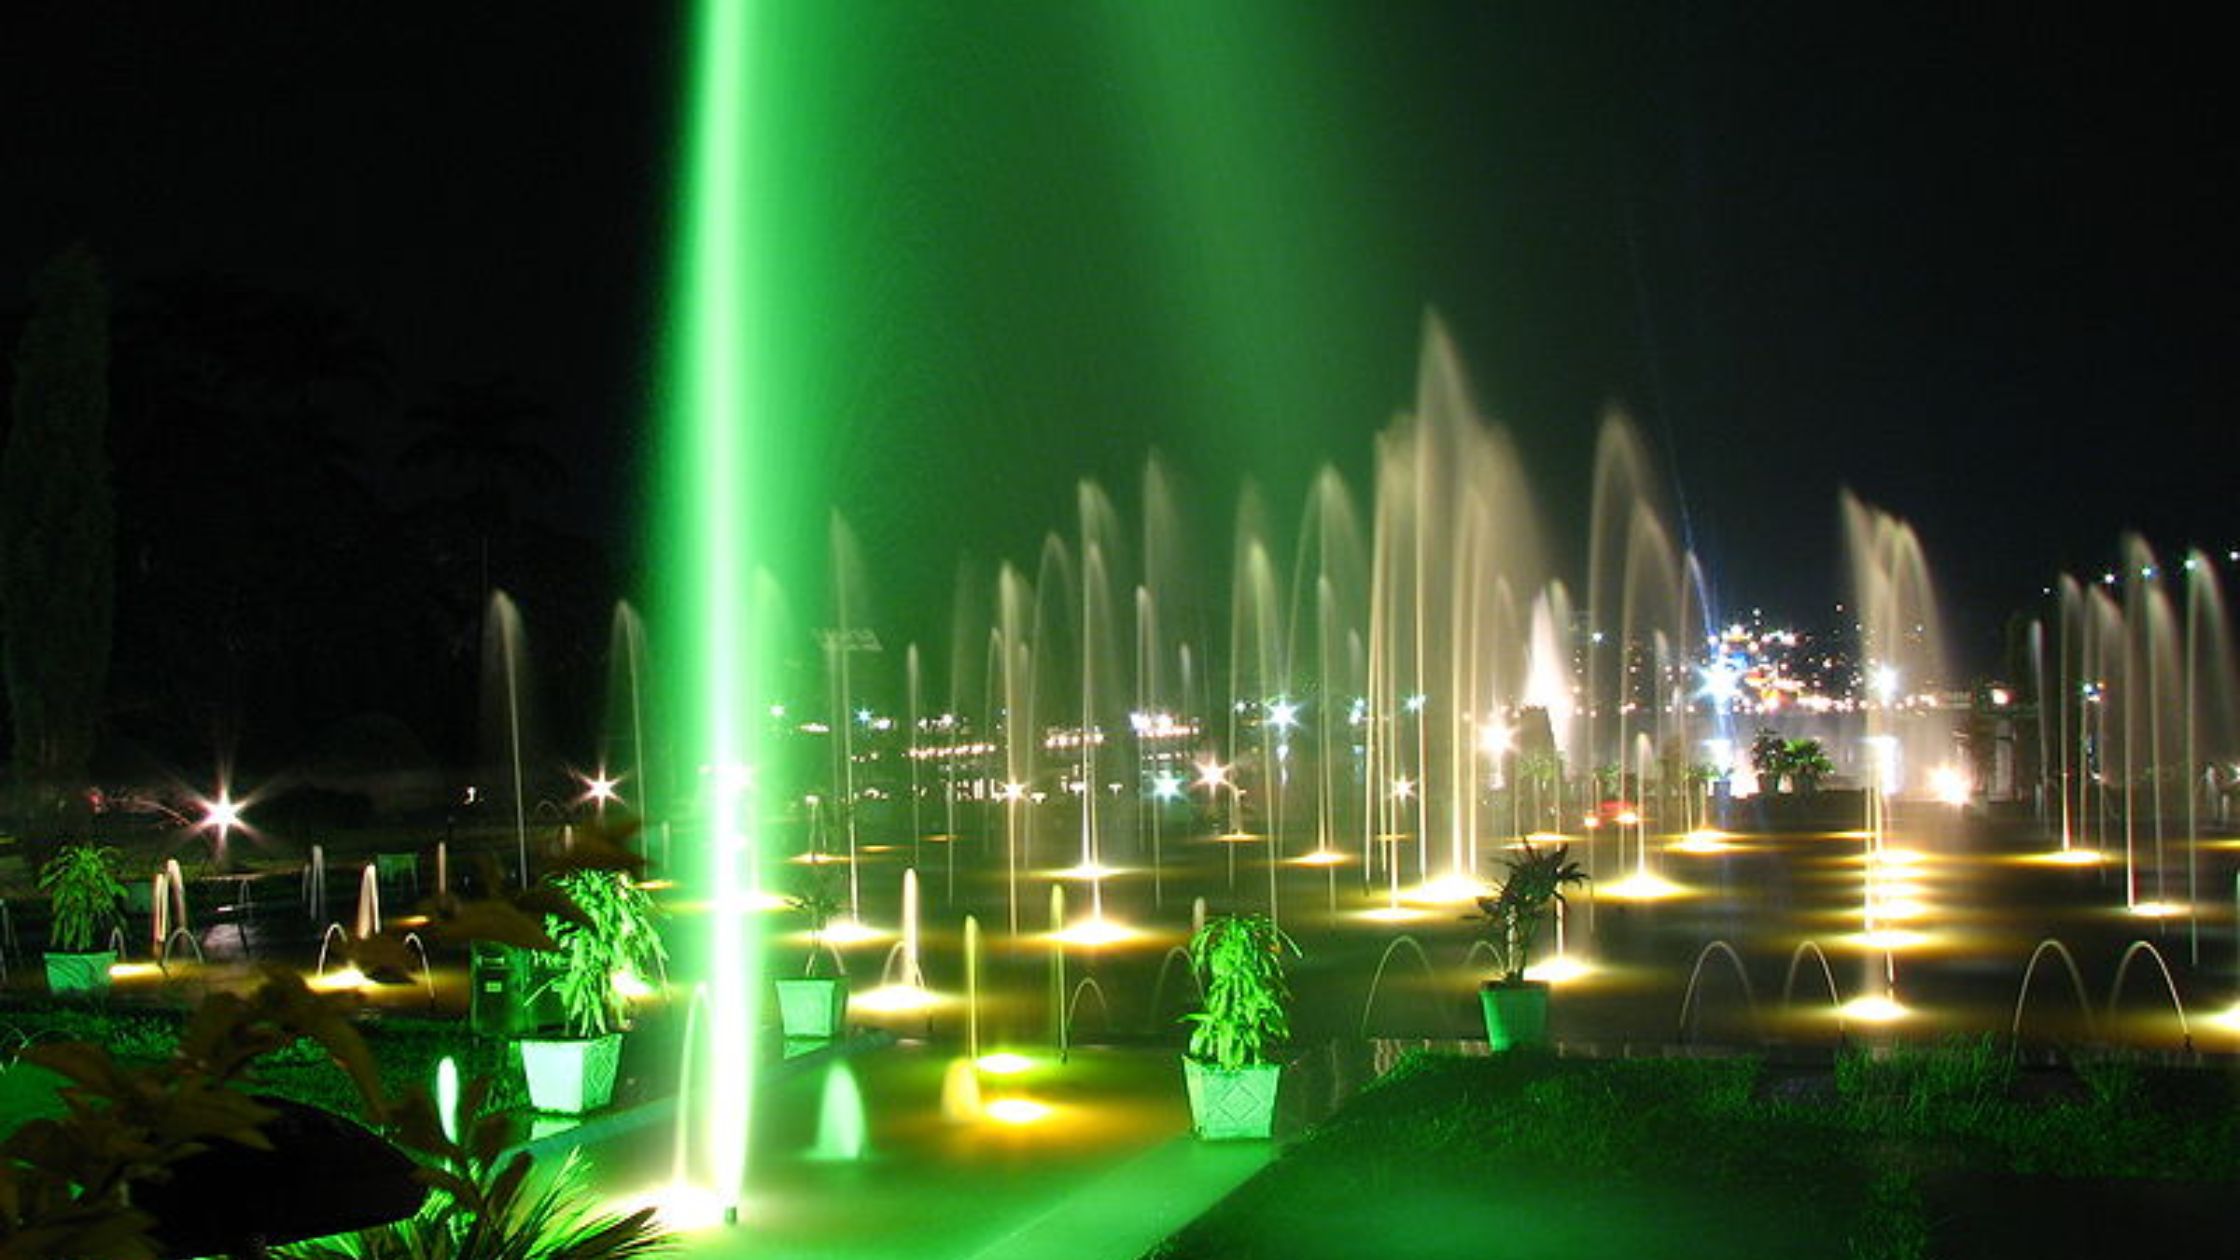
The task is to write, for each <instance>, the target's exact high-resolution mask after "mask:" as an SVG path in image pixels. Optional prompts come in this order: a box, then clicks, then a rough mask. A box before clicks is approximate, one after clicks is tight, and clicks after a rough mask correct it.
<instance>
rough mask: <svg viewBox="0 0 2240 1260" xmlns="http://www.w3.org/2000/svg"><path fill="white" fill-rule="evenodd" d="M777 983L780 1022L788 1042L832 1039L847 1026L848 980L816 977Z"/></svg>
mask: <svg viewBox="0 0 2240 1260" xmlns="http://www.w3.org/2000/svg"><path fill="white" fill-rule="evenodd" d="M777 983H778V1019H779V1022H781V1023H782V1024H784V1025H785V1032H786V1036H787V1037H788V1038H789V1039H796V1040H824V1039H829V1038H833V1037H837V1036H839V1035H840V1031H841V1030H842V1029H843V1028H846V1027H847V1026H848V982H847V981H846V980H842V979H839V978H837V977H830V976H814V977H805V978H802V979H798V980H780V981H778V982H777Z"/></svg>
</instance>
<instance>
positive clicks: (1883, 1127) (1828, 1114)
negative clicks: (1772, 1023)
mask: <svg viewBox="0 0 2240 1260" xmlns="http://www.w3.org/2000/svg"><path fill="white" fill-rule="evenodd" d="M1803 1084H1804V1085H1805V1086H1806V1087H1804V1088H1799V1085H1800V1082H1799V1081H1798V1080H1797V1079H1796V1078H1795V1077H1794V1076H1788V1077H1781V1078H1778V1079H1777V1078H1776V1077H1775V1076H1773V1075H1772V1074H1771V1073H1769V1072H1768V1071H1767V1070H1766V1069H1765V1067H1764V1066H1763V1065H1762V1064H1760V1063H1759V1062H1758V1061H1756V1060H1753V1059H1721V1060H1701V1059H1662V1060H1603V1061H1591V1060H1559V1059H1553V1058H1548V1057H1544V1056H1520V1055H1515V1054H1510V1055H1501V1056H1495V1057H1491V1058H1486V1057H1478V1058H1469V1057H1455V1056H1433V1055H1417V1056H1414V1057H1411V1058H1410V1059H1409V1060H1407V1061H1405V1062H1404V1063H1403V1064H1402V1065H1401V1066H1400V1067H1398V1068H1396V1069H1395V1070H1394V1071H1393V1072H1391V1073H1390V1074H1388V1075H1387V1076H1386V1077H1385V1078H1384V1079H1383V1080H1381V1081H1379V1082H1378V1083H1377V1084H1376V1085H1374V1086H1372V1087H1371V1088H1369V1089H1367V1090H1364V1091H1363V1092H1362V1093H1361V1094H1360V1095H1359V1096H1358V1097H1357V1098H1355V1099H1354V1100H1353V1101H1352V1102H1351V1103H1349V1104H1348V1105H1347V1106H1346V1107H1345V1108H1344V1109H1342V1110H1341V1111H1340V1112H1338V1113H1337V1114H1336V1115H1334V1116H1333V1117H1332V1118H1331V1119H1330V1120H1329V1121H1328V1122H1326V1123H1324V1124H1323V1125H1321V1126H1319V1127H1318V1128H1316V1129H1315V1130H1314V1131H1313V1132H1311V1133H1310V1134H1308V1135H1307V1136H1306V1137H1305V1138H1303V1139H1302V1140H1301V1141H1300V1142H1298V1143H1297V1144H1296V1145H1294V1146H1293V1147H1291V1148H1290V1149H1288V1150H1287V1151H1285V1152H1284V1154H1283V1155H1282V1156H1281V1158H1279V1159H1278V1160H1277V1161H1276V1162H1275V1163H1273V1164H1271V1165H1270V1166H1269V1167H1268V1168H1267V1169H1266V1170H1264V1171H1263V1172H1262V1173H1261V1174H1260V1175H1258V1176H1257V1177H1255V1178H1254V1179H1253V1180H1252V1181H1250V1182H1247V1183H1246V1184H1245V1185H1244V1186H1242V1187H1240V1188H1239V1189H1238V1190H1237V1191H1236V1192H1235V1193H1234V1194H1232V1195H1231V1196H1230V1197H1229V1198H1228V1199H1226V1200H1224V1201H1223V1202H1222V1203H1221V1204H1219V1205H1218V1206H1216V1207H1215V1208H1214V1209H1213V1210H1212V1211H1211V1212H1209V1213H1207V1214H1206V1215H1205V1216H1203V1217H1201V1218H1200V1219H1199V1220H1197V1221H1196V1222H1193V1223H1192V1224H1191V1225H1190V1226H1188V1227H1186V1228H1185V1229H1183V1230H1182V1231H1180V1232H1179V1233H1177V1234H1175V1235H1174V1236H1173V1237H1172V1238H1170V1239H1168V1240H1167V1241H1166V1242H1165V1243H1164V1244H1163V1245H1162V1246H1161V1247H1160V1248H1159V1249H1158V1250H1157V1251H1156V1252H1154V1254H1155V1255H1156V1256H1159V1257H1162V1258H1163V1260H1183V1258H1185V1257H1200V1256H1203V1257H1214V1256H1219V1257H1225V1258H1244V1257H1253V1256H1269V1257H1276V1256H1280V1257H1283V1258H1284V1260H1308V1258H1312V1257H1320V1256H1329V1257H1352V1256H1362V1255H1382V1256H1405V1257H1446V1256H1454V1257H1465V1256H1467V1257H1542V1256H1546V1257H1558V1256H1561V1257H1565V1258H1566V1260H1576V1257H1580V1256H1596V1257H1611V1258H1616V1257H1626V1256H1644V1257H1648V1256H1654V1257H1727V1256H1732V1257H1770V1256H1798V1257H1807V1256H1809V1257H1826V1256H1861V1257H1905V1256H1928V1255H2002V1256H2003V1255H2009V1254H2014V1255H2023V1254H2030V1255H2035V1256H2038V1257H2046V1256H2055V1255H2068V1254H2075V1252H2074V1250H2073V1249H2072V1247H2071V1244H2073V1243H2075V1242H2077V1241H2079V1239H2080V1238H2081V1237H2082V1235H2080V1234H2077V1233H2074V1232H2072V1233H2069V1234H2064V1233H2063V1232H2061V1231H2062V1230H2063V1229H2064V1228H2068V1229H2070V1230H2075V1229H2076V1228H2077V1222H2078V1221H2080V1220H2083V1219H2085V1218H2087V1217H2089V1218H2090V1219H2092V1220H2094V1221H2106V1222H2109V1223H2110V1224H2111V1225H2113V1226H2114V1227H2115V1228H2119V1229H2120V1228H2124V1227H2123V1226H2122V1225H2121V1224H2118V1222H2122V1221H2130V1222H2133V1224H2132V1225H2131V1226H2130V1227H2129V1228H2130V1229H2132V1230H2135V1229H2136V1228H2137V1225H2136V1222H2139V1221H2142V1220H2150V1219H2153V1220H2171V1221H2173V1222H2174V1223H2183V1224H2185V1225H2186V1226H2188V1227H2191V1228H2199V1229H2204V1230H2225V1231H2228V1232H2227V1233H2226V1235H2225V1236H2230V1234H2229V1231H2231V1230H2232V1229H2234V1228H2235V1227H2240V1205H2235V1203H2234V1196H2233V1195H2232V1189H2233V1182H2234V1179H2235V1178H2236V1177H2240V1106H2236V1103H2235V1090H2234V1082H2233V1079H2232V1076H2231V1074H2230V1073H2229V1072H2217V1071H2208V1070H2201V1069H2165V1068H2155V1067H2148V1066H2144V1065H2140V1064H2133V1063H2115V1062H2104V1063H2098V1064H2092V1065H2086V1066H2082V1067H2080V1068H2079V1070H2078V1071H2077V1072H2075V1073H2074V1074H2062V1075H2061V1076H2060V1077H2059V1079H2057V1080H2048V1079H2046V1078H2044V1077H2043V1076H2042V1075H2041V1074H2036V1073H2032V1074H2027V1075H2026V1074H2022V1073H2018V1072H2017V1071H2016V1070H2015V1069H2014V1067H2013V1065H2012V1063H2011V1061H2010V1060H2009V1059H2008V1057H2007V1056H2006V1054H2005V1053H2004V1052H2003V1051H2002V1050H1999V1049H1997V1048H1995V1047H1994V1046H1993V1045H1992V1044H1991V1043H1989V1042H1988V1041H1984V1042H1957V1043H1952V1044H1948V1045H1946V1046H1942V1047H1938V1048H1935V1049H1921V1050H1900V1051H1895V1052H1890V1053H1886V1054H1882V1055H1868V1054H1865V1053H1854V1054H1847V1055H1846V1056H1844V1057H1843V1058H1842V1059H1841V1060H1839V1061H1838V1063H1837V1064H1836V1067H1835V1070H1834V1071H1833V1072H1832V1073H1827V1074H1823V1076H1822V1079H1821V1081H1820V1082H1818V1083H1812V1082H1804V1083H1803ZM2052 1205H2063V1207H2062V1210H2059V1211H2056V1210H2054V1209H2053V1206H2052ZM2049 1221H2050V1222H2052V1224H2051V1225H2050V1226H2049V1225H2048V1224H2047V1222H2049ZM2063 1222H2067V1225H2066V1226H2064V1224H2063ZM1994 1247H1995V1248H1997V1249H1996V1250H1993V1249H1990V1248H1994Z"/></svg>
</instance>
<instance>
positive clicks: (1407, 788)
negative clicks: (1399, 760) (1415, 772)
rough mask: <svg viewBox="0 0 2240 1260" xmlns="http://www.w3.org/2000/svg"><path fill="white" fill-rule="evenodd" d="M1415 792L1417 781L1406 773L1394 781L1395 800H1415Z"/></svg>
mask: <svg viewBox="0 0 2240 1260" xmlns="http://www.w3.org/2000/svg"><path fill="white" fill-rule="evenodd" d="M1415 794H1416V781H1415V780H1414V779H1411V778H1408V777H1407V776H1406V775H1402V776H1401V777H1399V778H1397V779H1394V780H1393V781H1392V797H1393V799H1394V800H1400V801H1406V800H1413V799H1414V798H1415Z"/></svg>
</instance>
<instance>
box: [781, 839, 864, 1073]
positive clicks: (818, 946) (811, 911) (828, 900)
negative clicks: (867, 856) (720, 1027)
mask: <svg viewBox="0 0 2240 1260" xmlns="http://www.w3.org/2000/svg"><path fill="white" fill-rule="evenodd" d="M786 904H787V905H788V906H790V907H792V908H793V909H795V910H797V911H799V912H801V913H802V914H803V915H805V916H807V918H808V920H809V959H808V962H807V963H806V964H804V965H803V967H802V969H801V974H800V975H799V976H794V977H790V978H787V979H783V980H780V981H778V982H777V986H778V1020H779V1022H780V1024H781V1025H782V1026H783V1027H784V1029H785V1035H786V1037H787V1038H788V1039H789V1040H797V1039H807V1040H821V1039H826V1038H831V1037H837V1036H839V1035H840V1033H841V1031H842V1030H843V1029H844V1028H846V1027H847V1023H848V978H847V977H846V976H844V975H838V974H835V975H829V976H823V975H818V974H817V965H818V961H819V959H820V958H821V957H822V956H823V955H825V954H828V953H831V952H832V947H831V946H830V945H829V944H828V943H827V942H826V941H825V937H824V934H825V929H826V928H827V927H828V926H830V925H831V923H832V918H833V916H834V915H836V914H839V913H840V911H841V910H842V909H843V908H845V907H846V905H847V902H845V901H843V900H841V897H840V894H839V892H838V891H837V890H836V889H834V888H833V886H832V882H831V880H829V879H828V878H826V877H825V876H824V875H823V874H822V872H820V873H819V874H818V876H817V877H816V878H815V879H814V880H812V881H811V882H810V883H809V884H808V885H807V886H805V887H804V888H803V889H802V890H801V891H800V892H799V893H796V894H795V895H793V896H791V897H788V898H786ZM834 958H835V961H836V962H837V959H838V956H837V955H835V956H834Z"/></svg>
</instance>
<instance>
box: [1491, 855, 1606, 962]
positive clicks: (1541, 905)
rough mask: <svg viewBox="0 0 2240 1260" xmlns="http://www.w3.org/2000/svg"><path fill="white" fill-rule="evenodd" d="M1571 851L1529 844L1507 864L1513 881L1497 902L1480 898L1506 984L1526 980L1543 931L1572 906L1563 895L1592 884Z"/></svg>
mask: <svg viewBox="0 0 2240 1260" xmlns="http://www.w3.org/2000/svg"><path fill="white" fill-rule="evenodd" d="M1570 858H1571V846H1570V845H1568V844H1560V845H1557V846H1556V847H1555V848H1553V849H1535V848H1533V847H1532V842H1531V841H1529V840H1528V841H1525V842H1524V843H1523V845H1522V847H1521V848H1520V849H1519V851H1518V853H1517V856H1515V857H1511V858H1504V859H1502V865H1504V866H1506V867H1507V868H1508V871H1509V873H1508V876H1507V877H1506V878H1504V879H1503V880H1502V881H1501V888H1500V890H1499V891H1498V892H1496V893H1495V894H1494V895H1493V896H1491V897H1480V898H1478V910H1479V915H1478V918H1479V920H1480V921H1482V922H1484V923H1485V924H1486V935H1487V938H1488V939H1489V940H1490V941H1491V942H1492V943H1493V947H1494V949H1495V951H1496V952H1497V953H1498V954H1499V955H1500V966H1501V978H1502V980H1503V982H1505V983H1509V984H1516V983H1520V982H1522V981H1523V980H1524V973H1525V968H1527V967H1529V966H1530V965H1531V963H1532V943H1533V940H1534V939H1535V938H1536V937H1538V936H1539V934H1540V925H1541V924H1542V923H1543V922H1544V921H1546V919H1547V917H1548V915H1549V914H1550V913H1552V912H1553V911H1554V909H1555V907H1557V906H1558V905H1568V904H1569V902H1567V901H1565V899H1564V895H1563V890H1564V889H1566V888H1570V887H1575V886H1577V885H1580V884H1584V883H1586V882H1587V873H1586V872H1585V871H1583V870H1581V869H1580V868H1579V864H1578V863H1577V862H1574V861H1571V860H1570Z"/></svg>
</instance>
